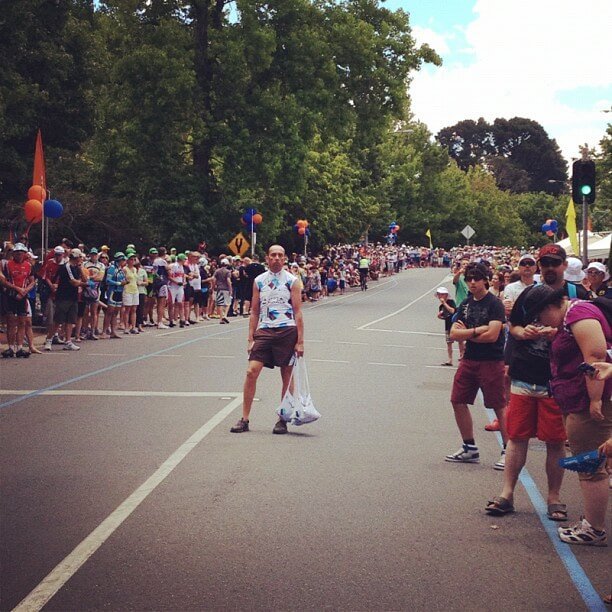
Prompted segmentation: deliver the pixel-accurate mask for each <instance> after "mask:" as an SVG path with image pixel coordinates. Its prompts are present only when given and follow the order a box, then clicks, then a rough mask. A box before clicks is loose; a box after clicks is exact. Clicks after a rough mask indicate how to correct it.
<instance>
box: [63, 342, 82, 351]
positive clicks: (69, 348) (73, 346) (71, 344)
mask: <svg viewBox="0 0 612 612" xmlns="http://www.w3.org/2000/svg"><path fill="white" fill-rule="evenodd" d="M63 350H64V351H80V350H81V347H80V346H77V345H76V344H75V343H74V342H66V344H65V345H64V348H63Z"/></svg>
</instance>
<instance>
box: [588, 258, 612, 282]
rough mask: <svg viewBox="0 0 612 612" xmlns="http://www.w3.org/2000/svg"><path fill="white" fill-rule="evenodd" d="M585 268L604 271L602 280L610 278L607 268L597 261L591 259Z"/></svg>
mask: <svg viewBox="0 0 612 612" xmlns="http://www.w3.org/2000/svg"><path fill="white" fill-rule="evenodd" d="M587 270H597V271H598V272H603V273H604V281H607V280H608V279H609V278H610V273H609V272H608V268H606V266H604V265H603V264H602V263H601V262H599V261H592V262H591V263H590V264H589V265H588V266H587Z"/></svg>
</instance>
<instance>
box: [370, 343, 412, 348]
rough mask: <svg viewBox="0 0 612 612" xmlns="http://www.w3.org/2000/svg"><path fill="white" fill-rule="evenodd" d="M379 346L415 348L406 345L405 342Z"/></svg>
mask: <svg viewBox="0 0 612 612" xmlns="http://www.w3.org/2000/svg"><path fill="white" fill-rule="evenodd" d="M380 346H385V347H386V346H389V347H391V348H416V346H406V345H405V344H381V345H380ZM419 348H421V347H419Z"/></svg>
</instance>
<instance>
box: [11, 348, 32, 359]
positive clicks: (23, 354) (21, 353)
mask: <svg viewBox="0 0 612 612" xmlns="http://www.w3.org/2000/svg"><path fill="white" fill-rule="evenodd" d="M29 356H30V351H24V350H23V349H22V348H21V349H19V350H18V351H17V352H16V353H15V357H17V358H19V357H22V358H23V359H27V358H28V357H29Z"/></svg>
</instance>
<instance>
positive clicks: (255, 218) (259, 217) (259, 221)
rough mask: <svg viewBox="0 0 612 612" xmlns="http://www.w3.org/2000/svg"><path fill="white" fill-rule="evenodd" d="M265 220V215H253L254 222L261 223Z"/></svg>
mask: <svg viewBox="0 0 612 612" xmlns="http://www.w3.org/2000/svg"><path fill="white" fill-rule="evenodd" d="M262 221H263V217H262V216H261V215H260V214H259V213H255V214H254V215H253V223H254V224H255V225H259V224H260V223H261V222H262Z"/></svg>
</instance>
